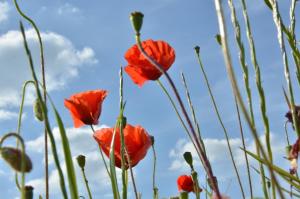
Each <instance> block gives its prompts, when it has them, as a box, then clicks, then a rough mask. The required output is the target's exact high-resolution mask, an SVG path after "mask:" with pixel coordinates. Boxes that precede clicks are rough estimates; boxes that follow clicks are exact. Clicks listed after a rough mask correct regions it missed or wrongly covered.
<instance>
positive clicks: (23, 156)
mask: <svg viewBox="0 0 300 199" xmlns="http://www.w3.org/2000/svg"><path fill="white" fill-rule="evenodd" d="M9 137H15V138H16V139H17V141H18V142H19V143H21V151H22V162H21V170H22V178H21V179H22V180H21V187H20V188H21V189H19V190H20V191H21V199H26V198H25V172H24V170H25V166H26V165H25V144H24V140H23V138H22V137H21V136H20V135H19V134H18V133H7V134H5V135H4V136H3V137H2V138H1V139H0V149H1V147H2V144H3V142H4V141H5V140H6V139H7V138H9Z"/></svg>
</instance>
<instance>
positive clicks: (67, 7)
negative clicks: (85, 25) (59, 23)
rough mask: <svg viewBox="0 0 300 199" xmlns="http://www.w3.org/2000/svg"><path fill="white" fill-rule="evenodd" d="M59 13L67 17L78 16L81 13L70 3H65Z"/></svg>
mask: <svg viewBox="0 0 300 199" xmlns="http://www.w3.org/2000/svg"><path fill="white" fill-rule="evenodd" d="M57 13H58V14H59V15H65V14H78V13H80V9H79V8H77V7H76V6H73V5H71V4H69V3H65V4H63V5H62V6H60V7H59V8H58V10H57Z"/></svg>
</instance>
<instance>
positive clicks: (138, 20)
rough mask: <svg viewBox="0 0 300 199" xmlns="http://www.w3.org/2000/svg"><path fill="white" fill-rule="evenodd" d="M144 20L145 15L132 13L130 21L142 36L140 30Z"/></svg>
mask: <svg viewBox="0 0 300 199" xmlns="http://www.w3.org/2000/svg"><path fill="white" fill-rule="evenodd" d="M143 18H144V15H143V13H141V12H132V13H131V14H130V20H131V23H132V26H133V29H134V30H135V32H136V34H138V35H139V34H140V30H141V28H142V25H143Z"/></svg>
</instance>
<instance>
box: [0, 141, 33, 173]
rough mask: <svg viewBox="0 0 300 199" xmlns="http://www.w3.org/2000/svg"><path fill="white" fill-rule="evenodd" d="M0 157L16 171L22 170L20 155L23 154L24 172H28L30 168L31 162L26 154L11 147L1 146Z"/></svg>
mask: <svg viewBox="0 0 300 199" xmlns="http://www.w3.org/2000/svg"><path fill="white" fill-rule="evenodd" d="M0 152H1V157H2V158H3V159H4V160H5V161H6V162H7V163H8V164H9V165H10V166H11V167H12V168H13V169H14V170H16V171H19V172H22V159H23V158H22V157H23V155H25V156H24V157H25V166H24V172H30V171H31V169H32V163H31V160H30V158H29V156H28V155H27V154H24V153H23V152H22V151H20V150H19V149H16V148H12V147H2V148H1V149H0Z"/></svg>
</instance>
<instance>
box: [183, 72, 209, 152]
mask: <svg viewBox="0 0 300 199" xmlns="http://www.w3.org/2000/svg"><path fill="white" fill-rule="evenodd" d="M181 78H182V82H183V86H184V89H185V94H186V98H187V100H188V103H189V106H190V109H191V112H192V119H193V122H194V126H195V128H196V130H197V133H198V139H199V140H200V144H201V147H202V150H203V151H204V153H205V154H206V149H205V145H204V142H203V139H202V136H201V131H200V125H199V122H198V120H197V117H196V113H195V109H194V106H193V103H192V100H191V96H190V92H189V89H188V86H187V83H186V81H185V77H184V74H183V73H181Z"/></svg>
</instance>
